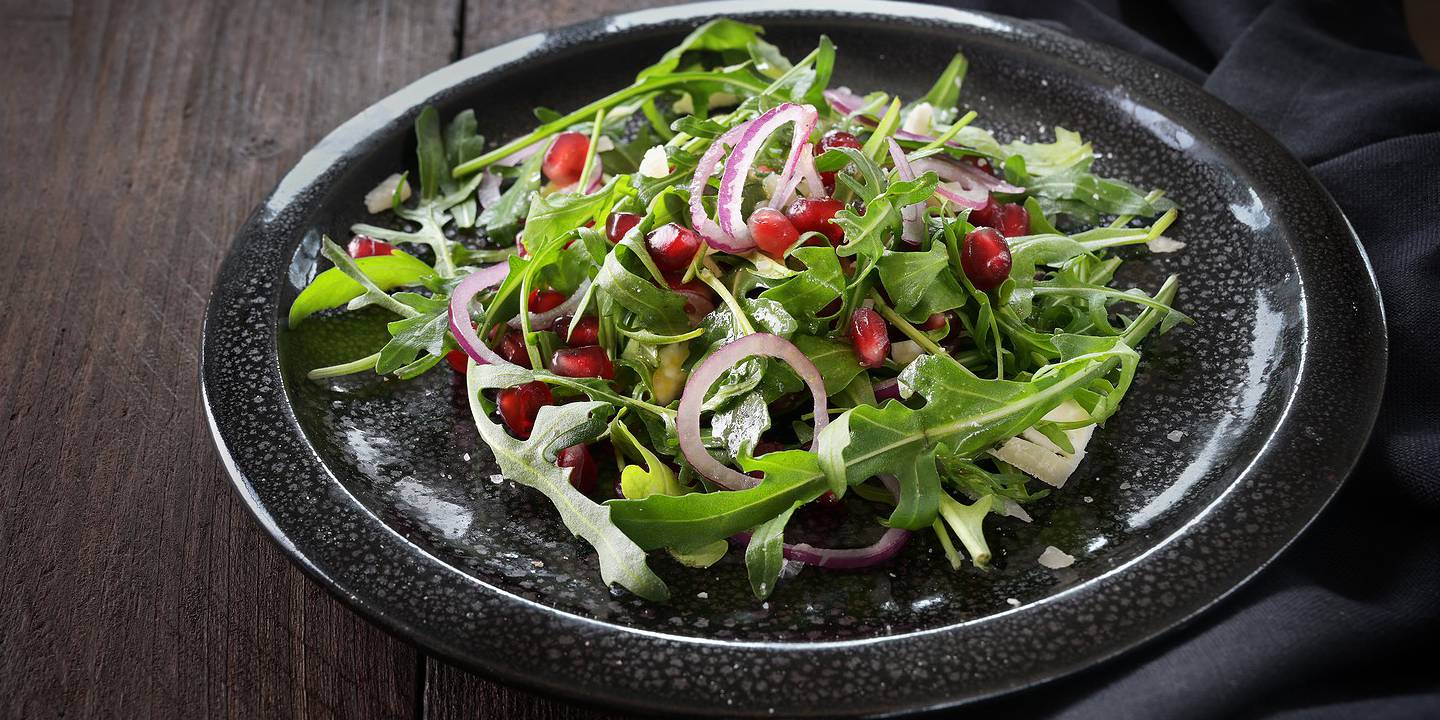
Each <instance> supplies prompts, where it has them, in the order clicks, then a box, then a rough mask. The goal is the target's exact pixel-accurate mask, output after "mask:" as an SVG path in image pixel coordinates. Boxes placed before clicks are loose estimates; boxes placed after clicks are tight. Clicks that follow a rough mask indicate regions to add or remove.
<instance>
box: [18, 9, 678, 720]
mask: <svg viewBox="0 0 1440 720" xmlns="http://www.w3.org/2000/svg"><path fill="white" fill-rule="evenodd" d="M650 4H654V3H653V2H645V1H644V0H545V1H544V2H534V1H533V0H498V1H496V0H487V1H480V0H468V1H465V2H461V1H459V0H446V1H445V2H436V3H424V2H385V0H356V1H354V2H325V3H318V2H317V3H298V2H289V1H284V0H279V1H277V0H262V1H260V2H253V3H200V2H187V1H185V0H159V1H157V2H129V3H127V2H107V1H106V0H96V1H95V2H87V1H85V0H75V2H74V3H73V4H70V3H66V2H64V1H63V0H61V1H59V2H56V1H53V0H38V1H37V0H28V1H27V0H0V68H3V70H0V190H3V197H4V198H5V201H4V202H3V203H0V214H3V215H0V217H3V220H4V221H3V224H0V227H3V240H0V243H3V244H0V247H3V250H4V259H3V261H0V264H3V265H4V267H5V273H6V277H7V278H8V279H7V280H6V282H5V283H4V284H3V287H0V298H3V302H0V310H3V312H0V348H3V354H0V359H3V362H0V498H3V500H0V576H3V580H0V717H5V718H19V717H26V718H38V717H58V716H60V715H65V716H68V717H95V716H105V717H125V718H130V717H151V716H164V717H177V718H181V717H183V718H191V717H202V716H234V717H241V718H253V717H262V716H263V717H284V718H290V717H302V716H303V717H345V718H381V717H404V718H412V717H421V716H424V717H427V718H451V717H506V718H582V717H599V715H597V714H596V713H594V712H592V711H589V710H585V709H581V708H576V707H573V706H570V705H566V704H563V703H560V702H558V701H552V700H548V699H544V698H540V697H537V696H535V695H532V694H529V693H526V692H523V691H519V690H515V689H511V688H508V687H504V686H501V685H497V684H495V683H492V682H489V681H487V680H482V679H480V678H478V677H475V676H474V675H471V674H469V673H467V672H464V671H462V670H459V669H456V668H454V667H451V666H449V665H447V664H445V663H444V662H441V661H439V660H436V659H435V658H432V657H430V656H428V655H427V654H425V653H424V652H422V651H420V650H418V649H416V648H414V647H412V646H411V645H409V644H407V643H406V642H404V641H403V640H399V639H396V638H394V637H391V636H389V635H387V634H385V633H384V632H383V631H381V630H380V629H378V628H376V627H375V626H373V625H371V624H370V623H368V622H367V621H365V620H364V619H362V618H360V617H359V616H357V615H355V614H354V613H352V612H351V611H349V610H348V609H346V608H345V607H343V606H342V605H341V604H340V603H338V602H337V601H335V600H333V599H331V597H330V596H329V595H328V594H327V593H326V592H325V591H324V590H322V589H321V588H320V587H319V586H318V585H316V584H315V583H313V582H311V581H310V580H308V579H307V578H305V576H304V575H302V574H301V573H300V571H299V570H297V569H296V568H295V567H293V566H292V565H291V564H290V562H289V561H288V560H286V559H285V557H284V556H283V555H281V553H280V551H279V550H278V549H277V548H276V547H275V545H274V543H272V542H271V541H270V540H269V539H268V538H266V537H265V536H264V534H263V533H262V531H261V530H260V528H259V527H258V526H257V525H256V523H255V522H254V521H253V520H252V519H251V518H250V516H249V514H248V513H247V512H246V510H245V509H244V508H243V507H242V505H241V502H240V500H239V498H238V496H237V495H236V493H235V491H234V490H232V489H231V486H230V479H229V478H228V477H227V476H226V473H225V471H224V469H223V468H222V467H221V466H220V463H219V461H218V458H217V456H216V453H215V450H214V449H213V447H212V445H211V441H210V433H209V430H207V428H206V424H205V418H204V413H203V410H202V408H201V404H200V398H199V385H198V381H197V378H198V369H197V367H196V360H197V347H198V341H199V338H200V324H201V318H202V316H203V312H204V309H205V299H206V296H207V295H208V293H209V288H210V283H211V282H212V280H213V278H214V276H215V272H216V269H217V267H218V266H219V264H220V260H221V258H222V257H223V256H224V254H225V251H226V248H227V247H228V246H229V244H230V238H231V235H232V233H233V232H234V231H235V229H236V228H238V227H239V226H240V224H241V222H242V221H243V220H244V219H245V217H246V215H247V214H248V213H249V212H250V210H251V208H253V207H254V206H255V205H256V204H257V203H258V202H259V201H260V200H261V199H262V198H263V197H264V196H265V194H266V193H267V192H268V191H269V190H270V188H271V187H272V186H273V185H274V184H275V183H276V181H278V180H279V179H280V177H281V176H282V175H283V174H284V173H285V172H286V171H287V170H288V169H289V168H290V166H291V165H292V164H294V162H295V161H296V160H297V159H298V158H299V157H300V155H301V154H302V153H304V152H305V151H306V150H307V149H309V148H310V147H311V146H312V145H313V144H314V143H315V142H316V141H318V140H319V139H320V138H321V137H322V136H323V135H325V133H327V132H329V131H330V130H331V129H332V128H334V127H335V126H337V125H339V124H340V123H341V122H342V121H344V120H345V119H346V118H348V117H350V116H351V115H353V114H355V113H357V112H359V111H360V110H362V109H364V108H365V107H366V106H368V105H370V104H371V103H373V102H375V101H376V100H378V99H380V98H382V97H384V96H386V95H388V94H389V93H391V92H393V91H395V90H397V89H399V88H400V87H403V86H404V85H406V84H407V83H409V82H411V81H412V80H415V79H416V78H419V77H420V76H422V75H424V74H425V73H427V72H429V71H431V70H434V69H436V68H438V67H441V66H443V65H446V64H448V63H450V62H452V61H454V60H456V59H458V58H459V57H461V56H462V55H467V54H470V53H474V52H476V51H479V50H482V49H484V48H487V47H490V46H492V45H495V44H498V43H500V42H503V41H505V40H509V39H511V38H514V37H518V36H520V35H523V34H526V33H530V32H534V31H537V30H541V29H543V28H546V27H554V26H557V25H563V24H567V23H570V22H576V21H580V20H584V19H588V18H590V17H596V16H600V15H604V14H608V13H612V12H618V11H624V10H630V9H634V8H637V7H640V6H643V5H650Z"/></svg>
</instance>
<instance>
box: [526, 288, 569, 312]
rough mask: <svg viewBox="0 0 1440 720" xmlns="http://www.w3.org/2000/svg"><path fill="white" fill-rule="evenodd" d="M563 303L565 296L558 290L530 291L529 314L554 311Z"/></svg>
mask: <svg viewBox="0 0 1440 720" xmlns="http://www.w3.org/2000/svg"><path fill="white" fill-rule="evenodd" d="M563 302H565V294H564V293H562V292H559V291H558V290H531V291H530V312H532V313H543V312H545V311H547V310H554V309H555V308H557V307H560V303H563Z"/></svg>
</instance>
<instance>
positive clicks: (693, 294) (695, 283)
mask: <svg viewBox="0 0 1440 720" xmlns="http://www.w3.org/2000/svg"><path fill="white" fill-rule="evenodd" d="M665 282H666V283H667V284H668V285H669V286H670V289H671V290H674V291H675V292H676V293H678V294H679V295H680V296H681V297H683V298H685V314H687V315H690V316H691V319H692V320H698V319H699V318H701V317H704V316H705V315H707V314H709V313H710V311H711V310H714V309H715V292H714V291H713V290H711V289H710V286H709V285H706V284H705V283H703V282H700V281H699V280H691V281H690V282H687V283H682V282H680V278H679V277H678V276H672V275H666V276H665Z"/></svg>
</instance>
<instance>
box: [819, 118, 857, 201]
mask: <svg viewBox="0 0 1440 720" xmlns="http://www.w3.org/2000/svg"><path fill="white" fill-rule="evenodd" d="M842 147H848V148H855V149H856V150H859V149H860V148H862V147H864V146H863V145H862V144H861V142H860V138H857V137H855V136H854V135H851V134H850V133H848V132H845V131H844V130H831V131H830V132H828V133H825V136H824V137H822V138H820V144H819V145H816V146H815V154H816V155H823V154H824V153H825V151H826V150H833V149H835V148H842ZM837 172H839V171H838V170H829V171H826V172H822V173H820V182H822V183H824V184H825V191H826V192H835V173H837Z"/></svg>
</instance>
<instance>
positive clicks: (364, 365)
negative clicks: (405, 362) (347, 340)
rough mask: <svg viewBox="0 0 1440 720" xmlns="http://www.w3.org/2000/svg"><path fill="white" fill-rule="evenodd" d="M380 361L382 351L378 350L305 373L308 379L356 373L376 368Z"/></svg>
mask: <svg viewBox="0 0 1440 720" xmlns="http://www.w3.org/2000/svg"><path fill="white" fill-rule="evenodd" d="M379 361H380V353H378V352H377V353H375V354H373V355H366V356H365V357H363V358H360V359H359V360H351V361H350V362H347V363H340V364H339V365H330V366H328V367H322V368H315V369H314V370H311V371H310V372H308V373H305V377H306V379H308V380H322V379H324V378H332V377H340V376H341V375H354V374H355V373H358V372H365V371H366V370H374V369H375V363H377V362H379Z"/></svg>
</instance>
